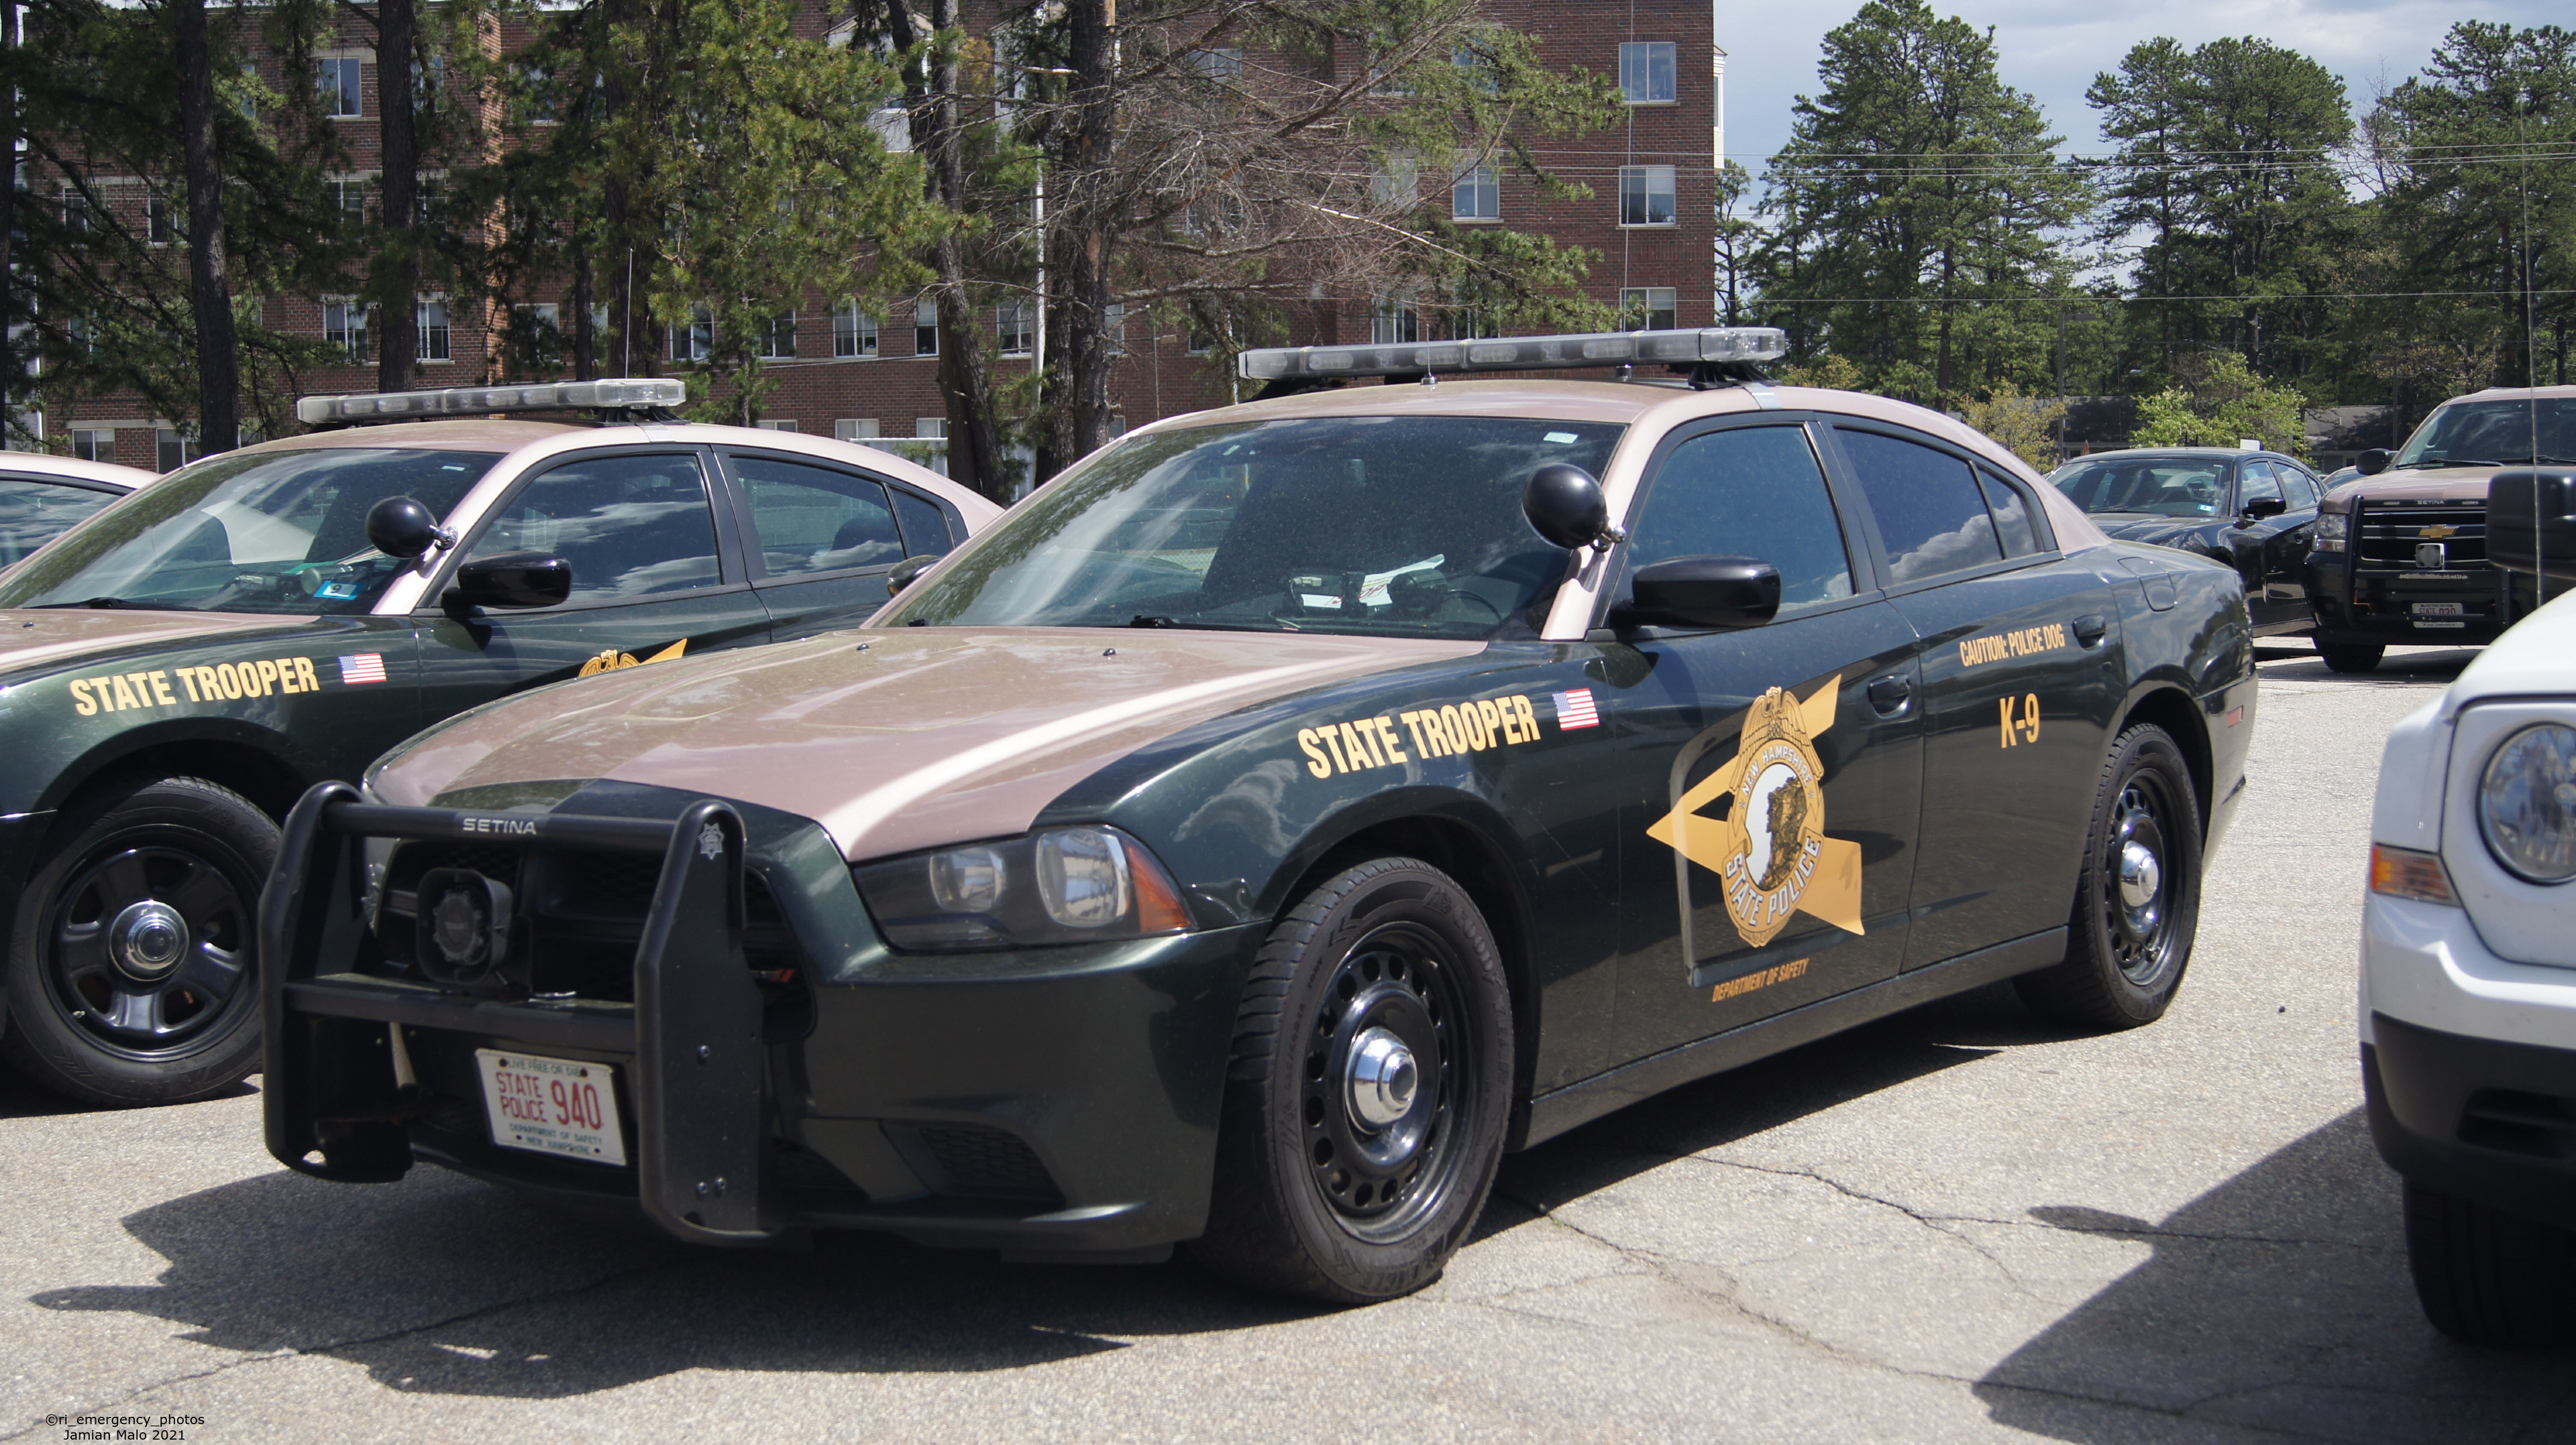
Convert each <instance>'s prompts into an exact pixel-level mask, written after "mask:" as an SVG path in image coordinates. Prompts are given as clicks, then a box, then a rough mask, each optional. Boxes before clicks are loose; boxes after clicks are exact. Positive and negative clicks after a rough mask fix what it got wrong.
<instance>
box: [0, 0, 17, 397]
mask: <svg viewBox="0 0 2576 1445" xmlns="http://www.w3.org/2000/svg"><path fill="white" fill-rule="evenodd" d="M0 48H5V50H6V51H7V52H8V53H10V54H11V55H15V53H16V51H17V49H18V0H0ZM0 146H6V147H7V150H8V156H9V176H8V178H7V179H6V180H5V181H0V447H6V446H7V445H8V443H9V424H10V422H11V421H13V420H15V419H16V416H17V413H16V412H15V411H14V410H12V405H13V403H15V402H16V401H17V400H18V397H17V395H16V388H15V387H14V386H12V385H11V383H13V382H15V381H16V380H17V379H18V377H19V375H20V372H19V370H18V349H17V347H15V346H13V345H11V344H10V336H9V328H10V326H11V324H12V323H13V322H15V321H16V320H17V315H18V313H17V300H18V298H17V297H16V296H14V295H12V294H10V289H9V283H10V281H11V280H12V279H13V277H12V274H11V272H10V270H9V267H10V264H11V263H12V261H13V260H15V258H14V257H12V256H11V255H10V254H9V237H10V234H11V233H12V232H13V231H15V230H16V229H17V226H18V216H17V209H16V208H17V202H18V87H17V86H16V85H15V84H10V85H0Z"/></svg>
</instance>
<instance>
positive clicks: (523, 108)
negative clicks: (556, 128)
mask: <svg viewBox="0 0 2576 1445" xmlns="http://www.w3.org/2000/svg"><path fill="white" fill-rule="evenodd" d="M513 69H515V70H516V71H517V73H518V79H519V106H520V113H521V115H522V116H523V117H524V118H525V119H526V121H527V123H528V124H530V125H553V124H554V123H555V122H556V121H557V120H559V119H561V113H560V111H559V110H558V101H557V98H556V95H555V73H554V72H553V71H551V70H548V69H547V68H545V67H544V66H542V65H520V66H515V67H513Z"/></svg>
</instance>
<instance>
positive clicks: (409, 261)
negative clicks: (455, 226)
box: [375, 0, 421, 391]
mask: <svg viewBox="0 0 2576 1445" xmlns="http://www.w3.org/2000/svg"><path fill="white" fill-rule="evenodd" d="M412 3H413V0H378V4H377V6H376V99H377V102H378V104H377V109H378V111H379V112H380V113H379V114H378V116H377V118H376V119H377V135H378V137H379V138H380V140H381V142H382V144H383V147H384V195H383V204H384V218H383V220H384V242H383V249H382V250H381V251H380V252H379V253H378V255H377V272H376V286H375V292H376V305H377V314H376V390H378V391H408V390H410V389H411V368H412V357H413V356H414V355H415V354H416V352H417V350H418V348H419V345H420V241H421V224H420V221H421V217H420V147H419V136H418V135H417V134H416V133H415V129H414V121H415V119H416V117H415V114H414V111H413V97H412V93H411V67H412V56H413V53H414V48H415V47H414V45H413V34H414V31H415V28H416V26H415V20H416V17H415V15H414V13H413V10H412Z"/></svg>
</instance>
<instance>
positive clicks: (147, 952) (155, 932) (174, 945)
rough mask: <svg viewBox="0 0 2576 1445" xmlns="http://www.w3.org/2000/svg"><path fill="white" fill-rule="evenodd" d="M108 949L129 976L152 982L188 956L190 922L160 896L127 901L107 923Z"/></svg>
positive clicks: (118, 965) (122, 970)
mask: <svg viewBox="0 0 2576 1445" xmlns="http://www.w3.org/2000/svg"><path fill="white" fill-rule="evenodd" d="M107 951H108V956H109V957H110V958H112V959H114V960H115V962H116V966H117V968H118V970H119V971H120V972H122V973H124V975H125V976H126V977H128V978H131V979H135V980H137V981H139V982H144V983H149V982H151V981H153V980H154V979H157V978H160V977H161V976H162V975H164V974H167V973H168V972H169V971H170V970H172V969H174V968H176V967H178V966H179V960H181V959H183V958H185V957H187V956H188V921H187V920H186V919H184V918H182V917H180V916H179V910H177V909H175V908H172V907H171V906H170V905H169V904H167V903H163V902H160V901H158V900H157V899H150V898H146V899H142V900H140V901H138V902H135V903H130V904H127V905H126V907H125V909H124V911H122V912H120V913H118V914H117V915H116V921H115V922H114V923H112V924H110V925H108V931H107Z"/></svg>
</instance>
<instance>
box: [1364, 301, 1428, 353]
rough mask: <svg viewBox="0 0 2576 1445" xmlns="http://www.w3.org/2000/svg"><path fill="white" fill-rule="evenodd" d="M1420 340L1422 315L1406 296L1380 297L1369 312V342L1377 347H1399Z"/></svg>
mask: <svg viewBox="0 0 2576 1445" xmlns="http://www.w3.org/2000/svg"><path fill="white" fill-rule="evenodd" d="M1421 339H1422V313H1421V312H1419V311H1416V310H1414V309H1413V300H1412V298H1411V297H1406V296H1381V297H1379V298H1378V299H1377V304H1376V306H1374V307H1373V308H1371V310H1370V312H1369V340H1370V342H1371V343H1373V344H1375V345H1378V346H1401V345H1404V344H1405V343H1407V342H1411V341H1420V340H1421Z"/></svg>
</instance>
